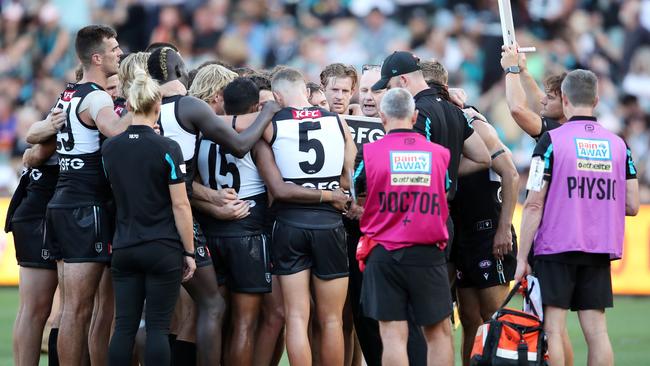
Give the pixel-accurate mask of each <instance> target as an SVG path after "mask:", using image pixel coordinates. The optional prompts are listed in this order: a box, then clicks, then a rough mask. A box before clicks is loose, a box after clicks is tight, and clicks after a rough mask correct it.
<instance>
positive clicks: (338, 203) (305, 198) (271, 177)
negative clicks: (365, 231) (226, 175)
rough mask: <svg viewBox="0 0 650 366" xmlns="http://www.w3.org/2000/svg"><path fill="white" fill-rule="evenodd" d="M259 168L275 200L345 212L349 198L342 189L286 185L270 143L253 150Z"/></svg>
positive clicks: (256, 146)
mask: <svg viewBox="0 0 650 366" xmlns="http://www.w3.org/2000/svg"><path fill="white" fill-rule="evenodd" d="M253 154H254V155H255V161H256V165H257V168H258V170H259V172H260V175H261V176H262V179H264V182H265V183H266V187H267V188H268V190H269V192H270V193H271V196H272V198H273V200H278V201H285V202H295V203H312V204H313V203H319V202H325V203H329V204H331V205H332V206H333V207H334V208H336V209H337V210H339V211H344V210H345V208H346V206H347V203H348V201H349V200H350V199H349V197H348V196H347V195H346V194H345V193H343V191H341V190H340V189H336V190H333V191H328V190H318V189H311V188H305V187H302V186H299V185H296V184H293V183H286V182H285V181H284V180H283V179H282V174H281V173H280V170H279V169H278V166H277V165H276V164H275V157H274V155H273V150H272V149H271V146H269V144H268V143H266V142H264V141H259V142H258V143H257V144H255V147H254V148H253Z"/></svg>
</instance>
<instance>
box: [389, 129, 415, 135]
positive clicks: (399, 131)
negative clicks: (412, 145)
mask: <svg viewBox="0 0 650 366" xmlns="http://www.w3.org/2000/svg"><path fill="white" fill-rule="evenodd" d="M404 132H407V133H408V132H415V131H414V130H413V129H412V128H395V129H392V130H390V131H388V134H389V135H390V134H391V133H404Z"/></svg>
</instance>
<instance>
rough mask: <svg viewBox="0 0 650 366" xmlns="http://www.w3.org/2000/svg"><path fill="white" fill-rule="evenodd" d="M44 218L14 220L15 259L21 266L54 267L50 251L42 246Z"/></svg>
mask: <svg viewBox="0 0 650 366" xmlns="http://www.w3.org/2000/svg"><path fill="white" fill-rule="evenodd" d="M44 229H45V219H32V220H25V221H14V222H13V223H12V233H13V236H14V246H15V248H16V260H17V261H18V265H19V266H21V267H30V268H44V269H56V262H55V261H54V259H53V258H52V256H51V255H50V251H49V250H48V249H46V248H44V247H43V241H44V236H43V235H44Z"/></svg>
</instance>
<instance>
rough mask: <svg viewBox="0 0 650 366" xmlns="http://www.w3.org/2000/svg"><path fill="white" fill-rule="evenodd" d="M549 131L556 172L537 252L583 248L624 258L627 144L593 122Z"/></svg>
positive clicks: (552, 176) (537, 241) (581, 249)
mask: <svg viewBox="0 0 650 366" xmlns="http://www.w3.org/2000/svg"><path fill="white" fill-rule="evenodd" d="M549 133H550V137H551V145H550V147H549V149H550V150H551V151H552V154H553V166H552V171H551V174H552V175H551V183H550V186H549V188H548V193H547V195H546V203H545V204H544V215H543V217H542V222H541V224H540V227H539V229H538V230H537V234H536V236H535V255H544V254H557V253H562V252H568V251H580V252H586V253H608V254H609V255H610V258H612V259H618V258H621V256H622V254H623V235H624V233H625V191H626V175H625V172H626V167H627V148H626V146H625V142H623V140H622V139H621V138H620V137H618V136H616V135H615V134H613V133H611V132H609V131H607V130H606V129H605V128H604V127H602V126H601V125H600V124H598V123H597V122H594V121H569V122H567V123H565V124H564V125H562V127H559V128H556V129H554V130H552V131H550V132H549ZM549 154H550V153H549Z"/></svg>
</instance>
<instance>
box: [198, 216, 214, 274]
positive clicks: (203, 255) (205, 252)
mask: <svg viewBox="0 0 650 366" xmlns="http://www.w3.org/2000/svg"><path fill="white" fill-rule="evenodd" d="M194 255H195V258H194V261H195V263H196V268H200V267H205V266H211V265H212V258H211V256H210V250H209V249H208V246H207V243H206V239H205V235H203V230H201V226H199V224H198V223H197V222H196V221H194Z"/></svg>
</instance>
